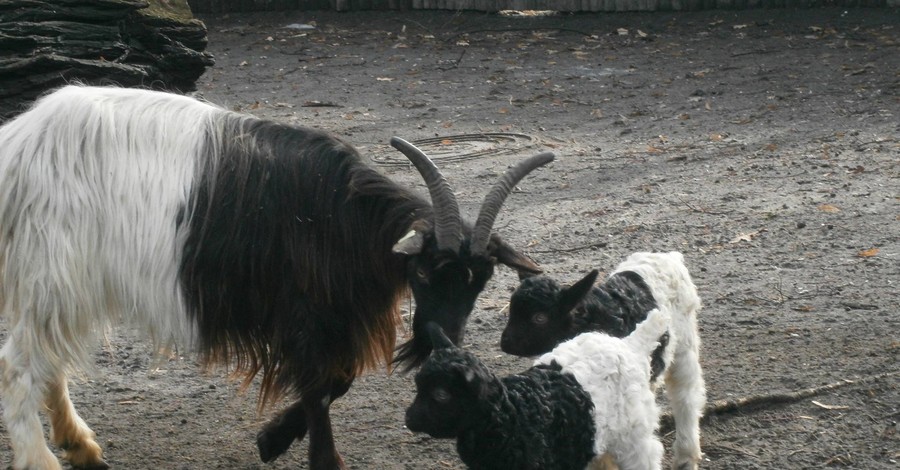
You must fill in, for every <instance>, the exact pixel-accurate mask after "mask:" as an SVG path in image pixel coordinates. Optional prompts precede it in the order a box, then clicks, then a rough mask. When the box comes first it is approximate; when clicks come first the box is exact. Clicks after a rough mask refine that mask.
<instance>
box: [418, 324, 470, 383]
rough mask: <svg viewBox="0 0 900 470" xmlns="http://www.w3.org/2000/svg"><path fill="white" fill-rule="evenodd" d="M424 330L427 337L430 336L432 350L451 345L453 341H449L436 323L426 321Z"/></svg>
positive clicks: (450, 346)
mask: <svg viewBox="0 0 900 470" xmlns="http://www.w3.org/2000/svg"><path fill="white" fill-rule="evenodd" d="M425 331H427V332H428V337H429V338H431V347H432V348H433V349H434V350H438V349H446V348H452V347H453V341H450V338H448V337H447V335H445V334H444V330H443V329H442V328H441V327H440V325H438V324H437V323H435V322H428V323H427V324H426V325H425ZM467 378H468V377H467Z"/></svg>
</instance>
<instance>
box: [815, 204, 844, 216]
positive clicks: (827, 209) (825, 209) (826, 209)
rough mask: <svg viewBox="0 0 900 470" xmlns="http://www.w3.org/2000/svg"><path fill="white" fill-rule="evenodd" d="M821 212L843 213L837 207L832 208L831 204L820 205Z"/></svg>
mask: <svg viewBox="0 0 900 470" xmlns="http://www.w3.org/2000/svg"><path fill="white" fill-rule="evenodd" d="M819 210H820V211H822V212H830V213H832V214H833V213H835V212H840V211H841V210H840V209H838V208H837V207H835V206H832V205H831V204H820V205H819Z"/></svg>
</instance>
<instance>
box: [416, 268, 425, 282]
mask: <svg viewBox="0 0 900 470" xmlns="http://www.w3.org/2000/svg"><path fill="white" fill-rule="evenodd" d="M416 276H419V279H421V280H422V281H427V280H428V273H426V272H425V270H424V269H422V268H419V269H417V270H416Z"/></svg>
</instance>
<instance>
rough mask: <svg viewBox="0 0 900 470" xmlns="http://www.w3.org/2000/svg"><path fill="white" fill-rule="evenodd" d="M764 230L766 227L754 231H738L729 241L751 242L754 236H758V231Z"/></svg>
mask: <svg viewBox="0 0 900 470" xmlns="http://www.w3.org/2000/svg"><path fill="white" fill-rule="evenodd" d="M765 231H766V229H764V228H761V229H759V230H757V231H755V232H747V233H744V232H741V233H738V234H737V236H735V237H734V238H732V239H731V243H740V242H751V241H753V239H754V238H756V237H757V236H759V234H760V233H762V232H765Z"/></svg>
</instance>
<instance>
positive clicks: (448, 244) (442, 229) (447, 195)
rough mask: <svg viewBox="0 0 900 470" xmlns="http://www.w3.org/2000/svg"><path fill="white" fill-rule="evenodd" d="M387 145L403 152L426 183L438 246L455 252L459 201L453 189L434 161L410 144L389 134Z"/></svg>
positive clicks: (459, 225) (459, 224)
mask: <svg viewBox="0 0 900 470" xmlns="http://www.w3.org/2000/svg"><path fill="white" fill-rule="evenodd" d="M391 146H392V147H394V148H395V149H397V150H399V151H400V152H401V153H402V154H403V155H406V158H408V159H409V161H411V162H412V163H413V165H415V167H416V169H417V170H419V174H421V175H422V179H424V180H425V184H426V185H427V186H428V193H429V194H430V195H431V204H432V205H433V206H434V236H435V238H436V239H437V246H438V249H440V250H450V251H453V252H454V253H459V247H460V245H461V244H462V221H461V220H460V215H459V204H457V202H456V196H454V195H453V190H452V189H450V184H448V183H447V180H446V179H445V178H444V175H442V174H441V172H440V170H438V168H437V166H435V165H434V162H432V161H431V159H430V158H428V156H427V155H425V153H424V152H422V151H421V150H419V149H417V148H416V147H415V146H414V145H413V144H411V143H409V142H407V141H405V140H403V139H401V138H399V137H392V138H391Z"/></svg>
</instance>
